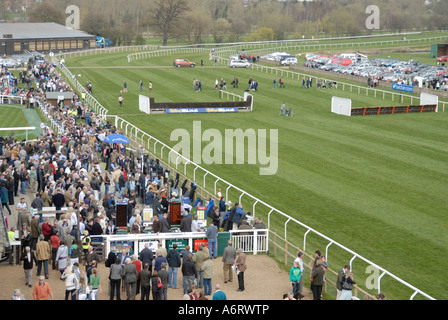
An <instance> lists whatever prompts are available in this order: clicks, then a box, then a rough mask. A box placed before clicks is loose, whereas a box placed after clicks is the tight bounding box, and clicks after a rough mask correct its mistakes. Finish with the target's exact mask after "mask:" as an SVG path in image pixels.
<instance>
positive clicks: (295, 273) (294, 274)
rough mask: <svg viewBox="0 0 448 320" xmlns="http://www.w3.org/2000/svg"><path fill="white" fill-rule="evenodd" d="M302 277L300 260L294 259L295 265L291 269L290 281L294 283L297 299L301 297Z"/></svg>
mask: <svg viewBox="0 0 448 320" xmlns="http://www.w3.org/2000/svg"><path fill="white" fill-rule="evenodd" d="M301 278H302V270H301V269H300V265H299V262H296V261H294V265H293V266H292V268H291V270H290V271H289V281H290V282H291V285H292V293H293V296H294V298H295V299H297V298H299V294H300V280H301Z"/></svg>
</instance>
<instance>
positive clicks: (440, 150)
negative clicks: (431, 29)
mask: <svg viewBox="0 0 448 320" xmlns="http://www.w3.org/2000/svg"><path fill="white" fill-rule="evenodd" d="M125 56H126V55H125V54H121V55H118V54H115V55H110V56H109V55H97V56H92V57H91V58H90V57H85V58H76V59H72V60H69V61H67V66H68V67H69V68H71V67H73V69H72V72H73V73H80V74H81V75H82V76H81V78H80V81H81V82H82V83H85V82H86V81H91V82H92V83H93V95H94V96H95V97H96V98H97V99H98V100H99V101H100V102H101V103H102V104H103V106H105V107H106V108H108V109H109V110H110V112H109V114H119V115H122V116H123V117H124V118H125V119H126V120H128V121H130V122H131V123H133V124H134V125H136V126H137V127H139V128H140V129H142V130H143V131H146V132H148V133H149V134H151V135H153V136H154V137H156V138H157V139H159V140H161V141H163V142H164V143H166V144H168V145H170V146H174V145H175V144H176V143H177V142H175V141H170V135H171V133H172V131H173V130H174V129H176V128H183V129H186V130H188V131H189V132H190V133H191V134H192V125H193V121H195V120H199V121H201V125H202V130H206V129H208V128H215V129H218V130H219V131H220V132H222V133H223V135H224V130H225V129H236V128H241V129H243V130H246V129H249V128H253V129H277V130H278V137H279V146H278V158H279V162H278V171H277V173H276V174H275V175H273V176H260V175H259V166H258V165H247V164H246V165H235V164H233V165H216V164H214V165H204V164H202V166H203V167H205V168H206V169H208V170H210V171H212V172H214V173H215V174H217V175H218V176H220V177H222V178H223V179H226V180H227V181H230V182H232V183H233V184H234V185H236V186H238V187H240V188H242V189H244V190H246V191H247V192H249V193H251V194H253V195H254V196H256V197H258V198H259V199H262V200H263V201H265V202H267V203H269V204H270V205H272V206H274V207H276V208H278V209H280V210H282V211H284V212H285V213H287V214H289V215H290V216H292V217H294V218H296V219H298V220H300V221H302V222H303V223H305V224H307V225H309V226H311V227H313V228H314V229H316V230H318V231H319V232H321V233H323V234H325V235H327V236H329V237H331V238H333V239H334V240H336V241H338V242H339V243H341V244H343V245H345V246H347V247H348V248H350V249H352V250H353V251H355V252H357V253H359V254H361V255H362V256H364V257H366V258H368V259H369V260H371V261H373V262H375V263H376V264H378V265H380V266H381V267H383V268H385V269H387V270H389V271H390V272H392V273H393V274H395V275H396V276H398V277H400V278H402V279H404V280H405V281H407V282H409V283H411V284H412V285H414V286H416V287H417V288H419V289H421V290H423V291H424V292H426V293H428V294H430V295H432V296H434V297H435V298H438V299H447V298H448V294H447V292H446V288H445V285H444V283H443V281H440V279H444V278H445V277H447V276H448V271H447V270H446V268H445V267H444V263H443V259H444V258H443V257H444V256H446V255H447V254H448V247H447V244H448V235H447V233H446V229H447V227H448V218H447V214H446V213H447V207H448V201H447V197H446V195H445V190H448V139H447V138H448V132H447V130H446V128H447V127H448V116H447V114H445V113H437V114H408V115H404V114H402V115H399V114H396V115H384V116H365V117H344V116H338V115H335V114H332V113H331V112H330V104H331V97H332V96H333V95H337V96H340V97H345V98H351V99H352V100H353V107H363V106H387V105H400V103H398V102H392V101H390V100H388V99H386V100H383V99H381V98H378V99H376V98H375V97H374V96H373V94H370V95H369V96H367V97H366V96H365V94H364V95H363V94H361V95H358V94H357V93H350V92H348V91H342V90H337V91H336V90H329V89H326V90H317V89H316V87H315V84H314V86H313V88H311V89H303V88H300V83H299V81H298V80H297V79H295V80H290V79H289V80H288V79H286V88H281V89H272V79H273V78H274V77H275V78H276V79H277V80H278V76H276V75H272V74H270V73H262V72H259V71H256V70H251V69H248V70H246V69H236V70H235V69H230V68H223V67H217V68H202V69H201V67H196V68H192V69H190V68H185V69H184V68H180V69H177V68H174V67H172V68H137V69H136V68H108V69H93V68H92V69H87V68H86V69H76V68H74V67H95V66H102V67H107V66H117V65H121V66H127V65H128V64H127V61H126V58H125ZM182 58H184V57H182ZM185 58H187V59H191V60H193V61H196V63H197V64H198V65H199V62H200V58H201V56H191V57H190V56H185ZM202 58H203V59H204V62H206V66H211V65H212V64H211V62H210V61H208V56H203V57H202ZM120 59H122V60H120ZM173 59H174V57H160V58H152V59H146V60H140V61H138V62H137V63H132V64H130V66H136V65H137V66H138V65H140V66H144V65H148V66H157V65H159V66H172V61H173ZM123 61H124V62H123ZM234 76H237V77H238V78H239V83H240V84H239V88H238V89H232V86H231V84H230V82H231V81H232V78H233V77H234ZM221 77H223V78H224V79H225V80H226V81H227V87H228V88H229V90H228V91H230V92H234V93H237V94H240V95H242V94H243V93H244V90H245V89H246V88H247V82H248V79H249V77H253V78H254V79H255V80H257V81H259V83H260V86H259V91H258V92H254V93H253V95H254V111H253V112H251V113H237V114H194V115H191V114H190V115H165V114H164V115H144V114H140V112H139V110H138V95H139V94H140V91H139V85H138V83H139V81H140V80H143V82H144V86H143V94H145V95H148V94H149V93H148V90H147V85H148V81H149V80H151V81H152V83H153V91H152V92H151V93H150V96H152V97H154V98H155V101H156V102H169V101H177V102H194V101H218V100H219V99H218V92H217V91H216V90H214V89H213V84H214V81H215V79H218V80H220V79H221ZM193 79H201V80H202V87H203V91H202V92H194V91H193V87H192V81H193ZM124 81H126V82H127V86H128V91H129V92H128V93H127V94H124V98H125V100H124V104H123V108H120V107H119V106H118V102H117V98H118V95H119V94H120V90H121V89H122V86H123V82H124ZM282 101H284V102H285V103H286V105H287V106H288V107H292V108H293V110H294V113H295V116H294V117H290V118H286V117H279V116H278V113H279V110H280V105H281V103H282ZM403 104H405V105H406V104H409V101H407V100H406V99H405V101H404V103H403ZM268 138H269V136H268ZM206 145H207V143H205V142H204V143H203V144H202V147H204V146H206ZM246 157H247V156H246ZM199 181H200V180H199ZM230 194H231V197H229V198H230V200H231V201H237V200H238V199H237V198H235V195H234V194H232V192H231V193H230ZM242 202H243V206H244V209H245V210H246V211H251V210H252V208H251V206H250V205H251V203H250V202H249V203H247V202H246V204H245V203H244V198H243V201H242ZM257 208H258V207H257ZM264 213H265V212H263V211H262V210H260V212H259V213H258V211H257V214H256V215H258V214H264ZM282 222H284V221H283V220H282V219H280V218H273V219H272V221H271V223H272V226H273V227H275V228H278V230H280V233H281V232H282V231H281V230H284V229H283V224H282ZM288 228H291V230H289V229H288V235H289V234H294V233H297V235H298V239H299V240H298V243H297V245H298V246H300V247H301V242H300V241H302V240H303V237H302V236H300V234H301V232H302V230H299V229H298V228H297V230H296V229H294V228H293V227H292V226H291V225H289V226H288ZM300 239H302V240H300ZM308 245H309V244H308ZM319 245H320V246H319V247H311V248H307V251H309V250H316V249H320V250H321V251H322V252H325V246H326V244H319ZM349 259H351V257H350V256H346V255H343V254H341V255H339V254H335V253H333V252H332V251H331V249H330V253H329V261H330V267H331V268H333V269H335V270H338V269H340V268H341V267H342V265H343V264H345V263H348V261H349ZM441 260H442V262H441ZM365 272H366V270H365V269H362V268H358V269H355V276H357V277H358V280H359V281H361V279H364V278H365ZM383 281H385V280H383ZM397 288H398V287H394V285H391V284H389V285H387V283H385V284H382V289H384V291H385V292H386V294H387V293H389V294H390V295H391V296H394V297H398V298H401V299H408V298H409V297H410V295H411V294H412V292H410V293H409V290H406V289H397Z"/></svg>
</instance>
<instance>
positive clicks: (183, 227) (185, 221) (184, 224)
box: [179, 211, 191, 232]
mask: <svg viewBox="0 0 448 320" xmlns="http://www.w3.org/2000/svg"><path fill="white" fill-rule="evenodd" d="M179 229H180V231H181V232H191V217H189V216H188V211H185V212H184V215H183V217H182V219H181V221H180V227H179Z"/></svg>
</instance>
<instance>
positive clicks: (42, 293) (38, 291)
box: [33, 276, 54, 300]
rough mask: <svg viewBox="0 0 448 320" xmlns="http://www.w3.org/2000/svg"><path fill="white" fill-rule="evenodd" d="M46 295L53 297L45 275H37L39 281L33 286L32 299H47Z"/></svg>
mask: <svg viewBox="0 0 448 320" xmlns="http://www.w3.org/2000/svg"><path fill="white" fill-rule="evenodd" d="M48 297H50V299H51V300H53V299H54V297H53V291H52V290H51V287H50V285H49V284H48V283H47V282H45V277H44V276H39V283H37V284H36V285H35V286H34V290H33V298H34V300H48Z"/></svg>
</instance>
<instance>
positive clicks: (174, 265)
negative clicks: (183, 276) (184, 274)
mask: <svg viewBox="0 0 448 320" xmlns="http://www.w3.org/2000/svg"><path fill="white" fill-rule="evenodd" d="M166 260H167V261H168V277H169V278H168V288H170V287H173V289H177V270H178V269H179V267H180V265H181V260H180V253H179V251H177V244H173V248H172V249H171V250H170V251H168V254H167V256H166Z"/></svg>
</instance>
